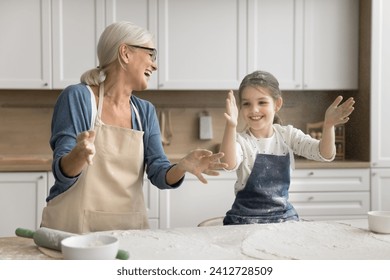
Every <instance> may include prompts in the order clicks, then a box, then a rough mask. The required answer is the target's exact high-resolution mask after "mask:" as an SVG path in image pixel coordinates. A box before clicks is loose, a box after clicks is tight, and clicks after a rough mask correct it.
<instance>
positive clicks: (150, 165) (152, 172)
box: [46, 83, 184, 201]
mask: <svg viewBox="0 0 390 280" xmlns="http://www.w3.org/2000/svg"><path fill="white" fill-rule="evenodd" d="M131 101H132V103H133V104H134V106H135V107H136V108H137V110H138V112H139V115H140V119H141V124H142V128H143V131H144V135H143V142H144V164H145V165H146V173H147V175H148V179H149V180H150V181H151V182H152V184H153V185H155V186H157V187H158V188H159V189H171V188H176V187H179V186H180V185H181V183H182V182H183V180H184V177H183V178H182V179H181V180H180V181H179V182H177V183H176V184H175V185H168V184H167V183H166V180H165V175H166V173H167V171H168V170H169V169H170V168H171V167H172V164H171V163H170V162H169V160H168V158H167V156H166V155H165V152H164V149H163V147H162V143H161V135H160V127H159V124H158V120H157V115H156V110H155V107H154V106H153V105H152V104H151V103H150V102H149V101H146V100H143V99H140V98H138V97H136V96H134V95H132V96H131ZM91 121H92V122H94V121H95V120H92V100H91V93H90V92H89V89H88V88H87V86H86V85H85V84H82V83H80V84H76V85H71V86H68V87H67V88H65V89H64V90H63V91H62V93H61V94H60V96H59V97H58V99H57V102H56V104H55V107H54V113H53V118H52V124H51V138H50V146H51V148H52V150H53V164H52V171H53V174H54V177H55V183H54V185H53V186H52V187H51V189H50V193H49V196H48V197H47V199H46V201H49V200H51V199H53V198H54V197H56V196H57V195H59V194H60V193H62V192H64V191H66V190H67V189H68V188H70V187H71V186H72V185H73V184H74V183H75V182H76V181H77V179H78V177H79V176H76V177H67V176H66V175H64V174H63V172H62V170H61V168H60V159H61V157H62V156H64V155H65V154H67V153H69V152H70V151H71V150H72V149H73V147H74V146H75V145H76V137H77V135H78V134H80V133H81V132H83V131H86V130H89V129H90V128H91V125H92V122H91ZM132 125H133V129H136V130H140V127H139V125H138V122H137V119H136V116H135V113H134V110H132Z"/></svg>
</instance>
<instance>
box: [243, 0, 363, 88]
mask: <svg viewBox="0 0 390 280" xmlns="http://www.w3.org/2000/svg"><path fill="white" fill-rule="evenodd" d="M358 23H359V1H356V0H341V1H340V0H327V1H317V0H295V1H284V0H249V1H248V34H249V35H248V72H252V71H254V70H266V71H269V72H271V73H272V74H274V75H275V77H276V78H277V79H278V80H279V83H280V87H281V89H283V90H297V89H305V90H339V89H357V88H358V30H359V25H358Z"/></svg>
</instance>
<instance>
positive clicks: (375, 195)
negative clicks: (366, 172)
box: [371, 168, 390, 211]
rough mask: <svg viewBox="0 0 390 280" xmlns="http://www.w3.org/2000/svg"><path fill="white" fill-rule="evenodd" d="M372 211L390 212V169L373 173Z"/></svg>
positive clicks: (377, 170)
mask: <svg viewBox="0 0 390 280" xmlns="http://www.w3.org/2000/svg"><path fill="white" fill-rule="evenodd" d="M371 205H372V207H371V210H383V211H390V168H373V169H372V171H371Z"/></svg>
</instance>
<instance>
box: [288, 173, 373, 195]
mask: <svg viewBox="0 0 390 280" xmlns="http://www.w3.org/2000/svg"><path fill="white" fill-rule="evenodd" d="M369 190H370V169H369V168H359V169H358V168H357V169H352V168H351V169H297V170H294V171H293V172H292V174H291V185H290V192H328V191H329V192H338V191H369Z"/></svg>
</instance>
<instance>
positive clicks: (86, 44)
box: [52, 0, 105, 89]
mask: <svg viewBox="0 0 390 280" xmlns="http://www.w3.org/2000/svg"><path fill="white" fill-rule="evenodd" d="M104 4H105V1H104V0H84V1H78V0H53V1H52V6H53V7H52V11H53V12H52V26H53V28H52V30H53V32H52V36H53V38H52V42H53V86H52V87H53V88H55V89H63V88H65V87H66V86H68V85H70V84H76V83H79V82H80V76H81V75H82V74H83V73H84V72H85V71H87V70H89V69H92V68H94V67H97V66H98V64H99V62H98V59H97V55H96V53H97V52H96V46H97V43H98V40H99V37H100V34H101V33H102V32H103V30H104V28H105V18H104Z"/></svg>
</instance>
